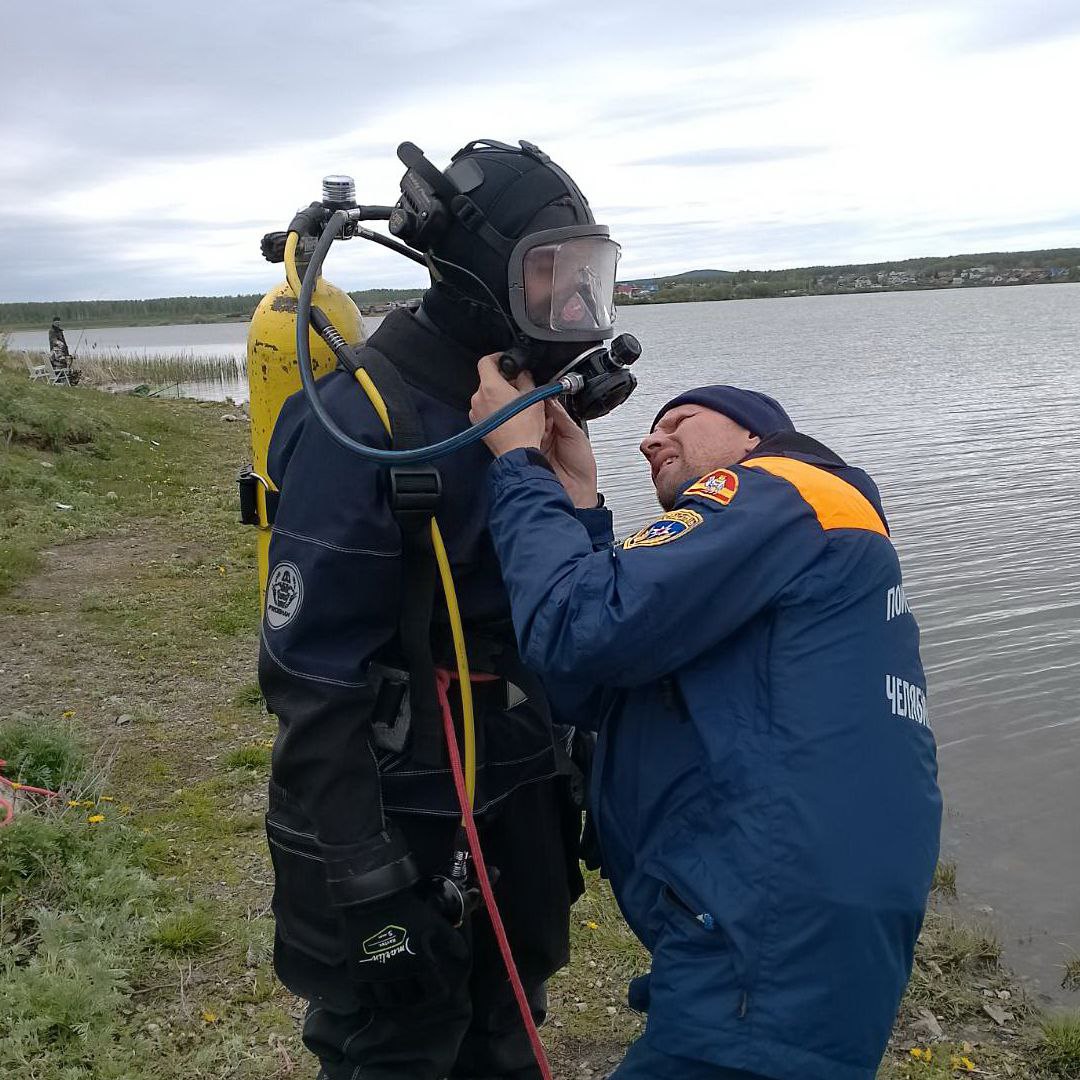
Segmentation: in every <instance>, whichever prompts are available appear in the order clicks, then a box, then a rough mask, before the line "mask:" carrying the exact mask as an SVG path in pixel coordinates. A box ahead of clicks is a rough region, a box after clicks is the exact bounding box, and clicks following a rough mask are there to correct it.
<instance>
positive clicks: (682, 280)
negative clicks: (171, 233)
mask: <svg viewBox="0 0 1080 1080" xmlns="http://www.w3.org/2000/svg"><path fill="white" fill-rule="evenodd" d="M987 264H993V265H1001V266H1007V267H1009V268H1019V269H1025V270H1030V269H1035V268H1040V267H1055V268H1060V269H1061V270H1062V271H1063V273H1062V276H1061V280H1065V281H1080V248H1049V249H1046V250H1042V251H1013V252H982V253H979V254H971V255H949V256H943V257H942V256H928V257H924V258H918V259H899V260H891V261H886V262H877V263H851V264H846V265H841V266H806V267H798V268H796V269H791V270H735V271H732V270H691V271H688V272H686V273H683V274H674V275H670V276H664V277H655V278H635V279H633V280H631V281H628V282H626V284H631V285H640V286H646V285H649V286H654V287H655V288H656V291H655V292H653V293H651V294H650V296H649V297H648V298H647V299H646V298H642V299H641V300H625V299H621V298H620V303H640V302H646V303H648V302H652V303H656V302H661V303H662V302H670V301H681V300H729V299H733V298H743V297H747V298H751V297H768V296H781V295H785V294H792V293H821V292H843V291H860V290H859V289H858V288H856V289H855V290H853V289H851V288H850V287H846V286H844V285H843V284H842V283H841V284H838V283H837V280H836V279H838V278H859V277H865V278H870V277H875V276H876V275H879V274H889V273H894V272H895V273H900V274H910V275H911V276H912V277H917V278H918V279H919V281H918V283H917V284H918V285H921V286H922V287H931V288H932V287H935V284H937V285H939V286H945V285H948V284H949V283H951V281H952V279H953V278H955V277H956V276H957V275H959V274H962V273H963V272H964V271H970V270H973V269H975V268H977V267H980V266H985V265H987ZM823 280H824V284H823ZM898 287H912V286H898ZM420 291H421V290H420V289H418V288H413V289H360V290H357V291H354V292H350V293H349V295H350V296H351V297H352V298H353V300H354V301H355V303H356V304H357V305H358V306H359V307H360V308H370V307H375V306H379V305H383V304H388V303H390V302H391V301H395V300H397V301H400V300H406V299H409V298H410V297H414V296H417V295H418V294H419V292H420ZM261 299H262V294H260V293H242V294H237V295H233V296H166V297H159V298H155V299H149V300H60V301H48V302H46V301H36V300H28V301H22V302H15V303H0V329H23V328H34V327H41V328H45V327H47V326H48V325H49V322H50V321H51V320H52V318H53V317H54V316H59V318H60V321H61V323H63V324H65V325H69V324H70V325H73V326H76V327H78V326H90V325H96V326H108V325H119V326H132V325H140V324H141V325H148V324H155V323H158V324H162V323H170V322H182V323H200V322H226V321H228V320H230V319H249V318H251V315H252V314H253V313H254V311H255V308H256V306H257V305H258V303H259V301H260V300H261Z"/></svg>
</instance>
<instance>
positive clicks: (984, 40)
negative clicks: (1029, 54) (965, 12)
mask: <svg viewBox="0 0 1080 1080" xmlns="http://www.w3.org/2000/svg"><path fill="white" fill-rule="evenodd" d="M1074 35H1080V4H1077V3H1076V0H1039V2H1038V3H1027V4H1021V3H1013V2H1001V0H992V2H989V3H987V2H985V0H984V2H983V3H981V4H978V5H973V6H972V8H971V18H970V20H969V22H968V23H967V24H966V25H965V26H964V27H963V28H962V29H961V30H960V31H959V32H958V34H957V44H958V45H959V46H960V47H961V48H966V49H970V50H973V51H991V50H998V49H1007V48H1015V47H1016V46H1017V45H1035V44H1038V43H1040V42H1043V41H1049V40H1053V39H1058V38H1064V37H1071V36H1074Z"/></svg>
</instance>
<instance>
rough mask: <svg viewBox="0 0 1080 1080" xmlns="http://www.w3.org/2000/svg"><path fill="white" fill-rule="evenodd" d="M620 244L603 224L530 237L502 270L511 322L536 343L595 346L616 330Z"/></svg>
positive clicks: (515, 248)
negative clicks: (566, 343) (615, 300)
mask: <svg viewBox="0 0 1080 1080" xmlns="http://www.w3.org/2000/svg"><path fill="white" fill-rule="evenodd" d="M619 251H620V249H619V245H618V244H616V243H615V241H614V240H612V239H611V237H610V235H609V233H608V230H607V227H606V226H604V225H574V226H570V227H569V228H564V229H546V230H542V231H540V232H534V233H530V234H529V235H527V236H525V237H523V238H522V239H521V240H520V241H518V243H517V244H516V245H515V247H514V250H513V251H512V252H511V253H510V262H509V265H508V267H507V273H508V279H509V289H510V311H511V314H512V315H513V318H514V322H515V323H516V324H517V326H518V327H519V328H520V329H521V331H522V332H523V333H524V334H525V335H526V336H527V337H530V338H534V339H536V340H539V341H596V340H597V339H600V340H603V339H605V338H610V337H611V336H612V334H613V333H614V325H615V302H614V295H615V269H616V266H617V264H618V261H619Z"/></svg>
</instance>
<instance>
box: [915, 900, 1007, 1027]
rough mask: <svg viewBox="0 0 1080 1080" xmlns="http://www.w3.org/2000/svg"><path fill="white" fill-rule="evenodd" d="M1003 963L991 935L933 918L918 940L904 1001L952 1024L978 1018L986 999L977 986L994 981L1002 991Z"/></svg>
mask: <svg viewBox="0 0 1080 1080" xmlns="http://www.w3.org/2000/svg"><path fill="white" fill-rule="evenodd" d="M1000 960H1001V944H1000V942H999V941H998V940H997V937H996V936H995V934H994V933H993V932H992V931H991V930H989V929H985V928H982V927H978V926H965V925H963V924H961V923H959V922H956V921H954V920H952V919H948V918H944V917H942V916H941V915H938V914H937V913H935V912H931V913H930V914H929V915H928V916H927V920H926V923H925V924H924V926H923V932H922V935H921V937H920V939H919V944H918V948H917V950H916V954H915V964H914V967H913V969H912V973H911V981H910V983H909V984H908V991H907V998H906V1000H907V1002H908V1003H909V1004H911V1005H914V1006H916V1007H924V1008H928V1009H930V1011H931V1012H933V1013H934V1014H935V1015H936V1016H944V1017H945V1018H946V1019H948V1020H962V1019H964V1018H965V1017H971V1016H980V1015H981V1013H982V1007H983V1002H984V998H983V995H982V992H981V990H980V989H979V986H977V985H976V983H979V984H982V985H986V984H987V983H988V982H993V981H995V980H996V981H997V982H1000V983H1001V985H1002V986H1004V984H1005V982H1006V977H1005V973H1004V972H1003V971H1002V970H1001V968H1000Z"/></svg>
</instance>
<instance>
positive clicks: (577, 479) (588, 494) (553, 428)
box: [540, 400, 597, 510]
mask: <svg viewBox="0 0 1080 1080" xmlns="http://www.w3.org/2000/svg"><path fill="white" fill-rule="evenodd" d="M544 414H545V415H544V418H545V420H546V428H545V432H544V440H543V442H541V444H540V449H541V451H542V452H543V454H544V456H545V457H546V458H547V459H548V462H549V463H550V464H551V467H552V468H553V469H554V470H555V475H556V476H557V477H558V478H559V480H560V481H562V486H563V487H564V488H566V493H567V494H568V495H569V496H570V499H571V501H572V502H573V504H574V505H575V506H576V507H578V508H580V509H585V510H588V509H591V508H592V507H594V506H595V505H596V502H597V496H596V458H595V457H594V456H593V449H592V444H591V443H590V442H589V440H588V437H587V436H586V435H585V432H584V431H582V430H581V428H579V427H578V426H577V424H575V423H574V421H573V420H571V419H570V415H569V413H567V411H566V410H565V409H564V408H563V407H562V406H561V405H560V404H559V403H558V402H557V401H550V400H549V401H545V402H544Z"/></svg>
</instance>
